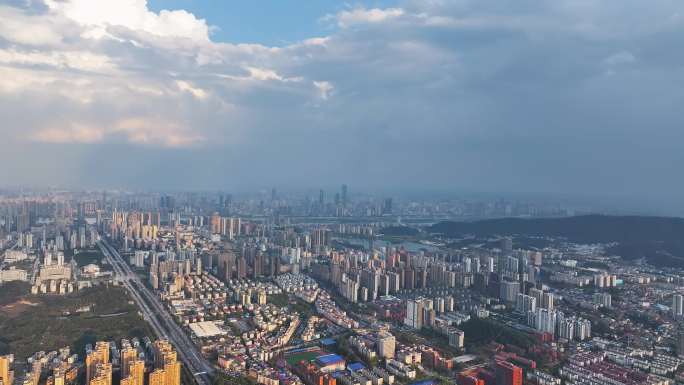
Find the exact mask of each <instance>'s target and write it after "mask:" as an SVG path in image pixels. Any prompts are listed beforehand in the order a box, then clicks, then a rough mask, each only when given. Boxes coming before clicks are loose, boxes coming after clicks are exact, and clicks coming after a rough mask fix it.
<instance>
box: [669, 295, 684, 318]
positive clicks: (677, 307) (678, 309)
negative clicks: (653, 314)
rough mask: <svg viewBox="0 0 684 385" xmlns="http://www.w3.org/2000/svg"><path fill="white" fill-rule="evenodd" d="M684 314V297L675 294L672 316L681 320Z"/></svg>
mask: <svg viewBox="0 0 684 385" xmlns="http://www.w3.org/2000/svg"><path fill="white" fill-rule="evenodd" d="M683 313H684V296H682V295H681V294H675V295H673V296H672V316H674V317H675V318H679V317H681V316H682V315H683Z"/></svg>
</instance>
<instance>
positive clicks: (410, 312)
mask: <svg viewBox="0 0 684 385" xmlns="http://www.w3.org/2000/svg"><path fill="white" fill-rule="evenodd" d="M425 305H426V299H425V298H422V297H419V298H416V299H409V300H407V301H406V318H404V325H406V326H410V327H412V328H414V329H422V328H423V320H424V318H423V317H424V313H425V311H424V310H425V308H426V306H425Z"/></svg>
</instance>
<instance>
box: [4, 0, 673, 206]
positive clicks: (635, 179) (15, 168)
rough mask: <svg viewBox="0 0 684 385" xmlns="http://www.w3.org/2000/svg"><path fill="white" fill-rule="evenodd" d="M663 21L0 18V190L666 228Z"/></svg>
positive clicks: (523, 11)
mask: <svg viewBox="0 0 684 385" xmlns="http://www.w3.org/2000/svg"><path fill="white" fill-rule="evenodd" d="M682 43H684V2H682V1H680V0H638V1H637V0H623V1H614V0H555V1H542V0H422V1H418V0H395V1H389V0H387V1H366V2H364V1H358V2H340V1H333V0H306V1H302V0H300V1H294V0H291V1H287V0H263V1H240V2H238V1H221V2H216V1H208V0H172V1H163V0H153V1H149V2H147V1H145V0H98V1H92V0H4V1H2V0H0V116H1V117H2V122H1V123H0V127H1V128H0V130H2V131H1V132H2V138H3V140H1V141H0V154H2V155H3V156H2V158H3V159H4V162H3V167H1V168H0V186H22V185H25V186H60V187H67V188H69V187H75V188H131V189H184V190H189V189H202V190H211V189H221V190H228V191H229V190H245V189H260V188H264V187H268V186H278V188H279V189H297V188H317V187H318V186H339V184H341V183H347V184H349V185H350V186H354V188H355V189H356V190H385V191H400V190H407V189H408V190H414V191H418V190H420V191H430V190H435V191H471V192H473V191H475V192H477V191H482V192H534V193H550V194H582V195H592V194H596V195H601V196H613V195H614V196H625V197H631V198H634V199H637V200H640V201H643V202H645V204H654V203H655V204H659V205H661V206H663V207H670V206H671V207H673V208H682V207H683V206H684V204H682V203H681V202H680V197H681V196H682V194H684V178H682V177H681V169H682V166H684V151H682V143H684V128H683V127H682V123H683V122H684V119H682V113H681V106H682V105H683V104H684V51H683V50H682V49H681V47H682Z"/></svg>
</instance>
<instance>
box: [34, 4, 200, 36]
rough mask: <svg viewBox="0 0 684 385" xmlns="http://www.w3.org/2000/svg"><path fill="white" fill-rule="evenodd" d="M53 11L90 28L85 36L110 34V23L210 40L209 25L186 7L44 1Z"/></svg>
mask: <svg viewBox="0 0 684 385" xmlns="http://www.w3.org/2000/svg"><path fill="white" fill-rule="evenodd" d="M45 2H46V4H47V5H48V7H50V9H51V10H52V11H53V12H54V13H59V14H62V15H64V16H66V17H67V18H69V19H71V20H73V21H75V22H77V23H78V24H80V25H82V26H85V27H87V30H86V32H84V34H83V36H84V37H91V38H101V37H103V36H110V34H109V32H108V31H107V28H108V27H109V26H118V27H125V28H128V29H130V30H133V31H140V32H146V33H149V34H152V35H155V36H160V37H173V38H187V39H191V40H194V41H200V42H208V41H209V26H208V25H207V23H206V21H205V20H203V19H197V18H196V17H195V16H194V15H193V14H191V13H189V12H187V11H185V10H175V11H169V10H162V11H161V12H159V13H154V12H151V11H150V10H149V9H148V8H147V1H146V0H98V1H93V0H45Z"/></svg>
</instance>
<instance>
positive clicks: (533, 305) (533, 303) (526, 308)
mask: <svg viewBox="0 0 684 385" xmlns="http://www.w3.org/2000/svg"><path fill="white" fill-rule="evenodd" d="M515 310H516V311H517V312H519V313H522V314H527V313H528V312H535V311H536V310H537V299H536V298H534V297H532V296H530V295H525V294H522V293H518V297H517V299H516V303H515Z"/></svg>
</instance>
